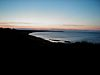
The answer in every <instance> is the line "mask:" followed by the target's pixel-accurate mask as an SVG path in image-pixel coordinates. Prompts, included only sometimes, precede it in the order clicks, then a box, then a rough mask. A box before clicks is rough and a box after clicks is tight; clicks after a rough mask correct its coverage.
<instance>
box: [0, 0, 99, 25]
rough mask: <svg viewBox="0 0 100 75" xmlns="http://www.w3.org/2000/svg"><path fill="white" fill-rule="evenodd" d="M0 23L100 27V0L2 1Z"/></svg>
mask: <svg viewBox="0 0 100 75" xmlns="http://www.w3.org/2000/svg"><path fill="white" fill-rule="evenodd" d="M0 21H1V22H2V21H5V22H6V21H7V22H8V21H10V22H11V21H13V22H32V23H33V24H35V25H36V24H42V25H43V24H46V25H54V24H55V25H57V24H59V25H62V24H64V25H95V26H100V0H0Z"/></svg>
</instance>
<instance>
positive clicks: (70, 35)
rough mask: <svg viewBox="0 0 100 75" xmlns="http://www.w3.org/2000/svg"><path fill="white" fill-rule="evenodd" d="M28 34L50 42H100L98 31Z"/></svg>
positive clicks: (99, 32)
mask: <svg viewBox="0 0 100 75" xmlns="http://www.w3.org/2000/svg"><path fill="white" fill-rule="evenodd" d="M29 35H33V36H36V37H41V38H44V39H46V40H49V41H52V42H64V41H71V42H81V41H88V42H92V43H100V31H79V30H78V31H76V30H75V31H74V30H67V31H64V32H35V33H30V34H29Z"/></svg>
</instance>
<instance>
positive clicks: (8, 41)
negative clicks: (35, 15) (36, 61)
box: [0, 28, 100, 50]
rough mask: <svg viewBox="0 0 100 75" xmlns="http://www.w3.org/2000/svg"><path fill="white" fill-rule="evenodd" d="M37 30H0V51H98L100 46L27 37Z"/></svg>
mask: <svg viewBox="0 0 100 75" xmlns="http://www.w3.org/2000/svg"><path fill="white" fill-rule="evenodd" d="M31 32H38V30H37V31H36V30H16V29H9V28H0V50H1V49H6V50H7V49H8V50H9V49H13V50H14V49H17V50H25V49H27V50H37V49H40V50H43V49H47V50H53V49H55V50H59V49H60V50H70V49H74V50H75V49H80V50H81V49H84V50H86V49H100V44H93V43H88V42H76V43H71V42H69V41H66V43H52V42H49V41H47V40H44V39H42V38H38V37H35V36H31V35H28V34H29V33H31Z"/></svg>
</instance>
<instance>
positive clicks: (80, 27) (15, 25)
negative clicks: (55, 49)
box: [0, 22, 100, 30]
mask: <svg viewBox="0 0 100 75" xmlns="http://www.w3.org/2000/svg"><path fill="white" fill-rule="evenodd" d="M0 28H27V29H39V30H41V29H45V30H48V29H58V30H60V29H63V30H100V26H95V25H67V24H66V25H34V24H32V23H24V22H0Z"/></svg>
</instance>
